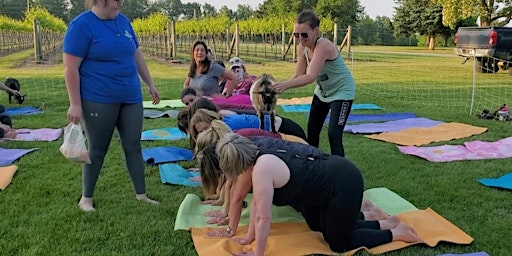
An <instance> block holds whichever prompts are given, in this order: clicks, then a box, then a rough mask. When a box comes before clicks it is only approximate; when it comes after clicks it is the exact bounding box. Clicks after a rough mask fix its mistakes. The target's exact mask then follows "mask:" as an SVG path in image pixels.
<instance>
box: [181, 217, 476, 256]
mask: <svg viewBox="0 0 512 256" xmlns="http://www.w3.org/2000/svg"><path fill="white" fill-rule="evenodd" d="M398 216H399V218H400V220H402V221H403V222H404V223H407V224H408V225H410V226H412V227H413V228H414V229H415V231H416V233H417V234H418V235H419V236H420V237H421V238H422V239H423V242H419V243H424V244H427V245H428V246H431V247H434V246H436V245H437V244H438V243H439V242H441V241H444V242H450V243H455V244H471V243H472V242H473V238H472V237H471V236H469V235H468V234H466V233H465V232H464V231H462V230H460V229H459V228H457V227H456V226H455V225H453V224H452V223H451V222H449V221H448V220H446V219H445V218H443V217H442V216H441V215H439V214H437V213H436V212H435V211H434V210H432V209H430V208H428V209H426V210H415V211H408V212H403V213H400V214H399V215H398ZM209 230H211V228H191V231H192V239H193V241H194V246H195V248H196V250H197V253H198V254H199V256H206V255H218V256H221V255H233V254H234V253H237V252H241V251H244V250H251V249H253V248H254V242H253V243H252V244H251V245H247V246H242V245H239V244H238V243H236V242H235V241H233V240H231V239H220V238H211V237H208V236H207V235H206V234H207V232H208V231H209ZM246 231H247V227H240V228H239V230H238V231H237V235H243V234H245V232H246ZM414 244H418V243H405V242H401V241H395V242H391V243H388V244H384V245H381V246H378V247H374V248H370V249H367V248H363V247H361V248H357V249H354V250H352V251H350V252H347V253H346V254H345V255H353V254H355V253H356V252H357V251H359V250H366V251H368V252H369V253H371V254H382V253H386V252H390V251H394V250H399V249H402V248H405V247H408V246H411V245H414ZM310 254H324V255H337V254H336V253H334V252H333V251H331V250H330V249H329V246H328V245H327V244H326V243H325V241H324V240H323V237H322V235H321V234H320V233H318V232H313V231H311V230H309V228H308V226H307V224H305V223H304V222H290V223H273V224H272V226H271V230H270V236H269V237H268V242H267V249H266V251H265V255H290V256H294V255H310Z"/></svg>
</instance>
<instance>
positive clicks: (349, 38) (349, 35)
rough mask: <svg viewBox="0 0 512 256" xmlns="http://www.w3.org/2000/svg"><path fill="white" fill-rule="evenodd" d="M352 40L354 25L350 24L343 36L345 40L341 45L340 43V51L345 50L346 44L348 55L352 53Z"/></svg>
mask: <svg viewBox="0 0 512 256" xmlns="http://www.w3.org/2000/svg"><path fill="white" fill-rule="evenodd" d="M350 41H352V26H348V30H347V34H346V35H345V37H344V38H343V42H341V45H340V52H341V50H343V47H344V46H345V45H346V46H347V52H348V55H350V51H351V44H350Z"/></svg>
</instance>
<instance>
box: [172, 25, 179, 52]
mask: <svg viewBox="0 0 512 256" xmlns="http://www.w3.org/2000/svg"><path fill="white" fill-rule="evenodd" d="M176 53H177V50H176V22H175V21H174V20H171V56H172V58H173V59H176V58H177V57H178V56H176Z"/></svg>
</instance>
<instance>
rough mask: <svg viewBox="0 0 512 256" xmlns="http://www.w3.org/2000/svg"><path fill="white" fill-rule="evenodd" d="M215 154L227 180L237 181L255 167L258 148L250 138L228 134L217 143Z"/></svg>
mask: <svg viewBox="0 0 512 256" xmlns="http://www.w3.org/2000/svg"><path fill="white" fill-rule="evenodd" d="M215 153H216V154H217V156H218V158H219V166H220V169H221V170H222V172H223V173H224V175H226V178H228V179H231V180H236V178H237V177H238V175H240V174H242V173H243V172H244V171H245V170H247V168H249V167H250V166H253V165H254V162H255V161H256V156H257V154H258V147H257V146H256V145H254V143H252V141H251V140H249V139H248V138H245V137H242V136H240V135H238V134H236V133H228V134H226V135H225V136H224V137H222V138H221V139H220V140H219V142H217V147H216V149H215Z"/></svg>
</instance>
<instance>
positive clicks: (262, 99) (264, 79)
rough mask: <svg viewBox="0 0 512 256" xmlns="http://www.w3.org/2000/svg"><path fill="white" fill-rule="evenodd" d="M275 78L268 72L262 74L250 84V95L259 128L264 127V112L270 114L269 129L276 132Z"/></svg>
mask: <svg viewBox="0 0 512 256" xmlns="http://www.w3.org/2000/svg"><path fill="white" fill-rule="evenodd" d="M274 84H275V80H274V77H272V76H271V75H269V74H266V73H265V74H263V75H261V76H260V77H258V79H257V80H256V81H254V83H253V84H252V86H251V90H250V97H251V102H252V106H253V107H254V109H255V110H256V114H257V115H258V117H259V119H260V129H262V130H264V129H265V122H264V120H265V114H269V115H270V129H271V131H272V132H273V133H276V132H277V131H276V122H275V118H276V104H277V92H276V91H275V90H274Z"/></svg>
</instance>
